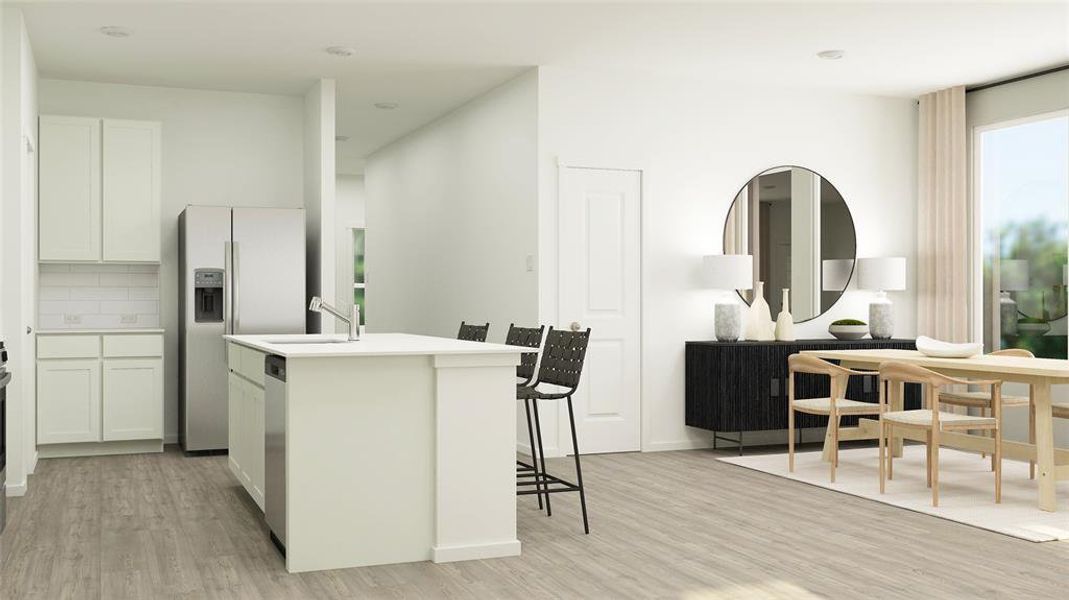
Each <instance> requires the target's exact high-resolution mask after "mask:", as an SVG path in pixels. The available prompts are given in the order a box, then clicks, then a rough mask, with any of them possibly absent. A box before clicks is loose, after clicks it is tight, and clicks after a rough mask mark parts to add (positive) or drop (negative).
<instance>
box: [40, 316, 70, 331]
mask: <svg viewBox="0 0 1069 600" xmlns="http://www.w3.org/2000/svg"><path fill="white" fill-rule="evenodd" d="M67 327H69V326H68V325H64V324H63V315H45V314H40V315H37V328H38V329H65V328H67Z"/></svg>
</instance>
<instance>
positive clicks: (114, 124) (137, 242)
mask: <svg viewBox="0 0 1069 600" xmlns="http://www.w3.org/2000/svg"><path fill="white" fill-rule="evenodd" d="M102 135H103V147H104V180H103V185H104V199H103V215H104V217H103V222H104V238H103V239H104V242H103V244H104V260H105V261H109V260H112V261H145V262H159V260H160V124H159V123H153V122H147V121H122V120H116V119H105V120H104V128H103V134H102Z"/></svg>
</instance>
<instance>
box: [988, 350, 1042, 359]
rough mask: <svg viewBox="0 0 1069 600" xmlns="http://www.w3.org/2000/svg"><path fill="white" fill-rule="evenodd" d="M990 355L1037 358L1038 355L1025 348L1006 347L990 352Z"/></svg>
mask: <svg viewBox="0 0 1069 600" xmlns="http://www.w3.org/2000/svg"><path fill="white" fill-rule="evenodd" d="M988 356H1018V357H1020V358H1035V357H1036V355H1035V354H1032V353H1031V352H1030V351H1028V350H1025V349H1024V348H1004V349H1002V350H995V351H994V352H989V353H988Z"/></svg>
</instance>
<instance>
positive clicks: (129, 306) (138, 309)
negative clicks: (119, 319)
mask: <svg viewBox="0 0 1069 600" xmlns="http://www.w3.org/2000/svg"><path fill="white" fill-rule="evenodd" d="M99 312H100V314H102V315H121V314H129V313H134V314H153V313H159V312H160V304H159V302H156V301H154V300H105V301H103V302H101V303H100V311H99Z"/></svg>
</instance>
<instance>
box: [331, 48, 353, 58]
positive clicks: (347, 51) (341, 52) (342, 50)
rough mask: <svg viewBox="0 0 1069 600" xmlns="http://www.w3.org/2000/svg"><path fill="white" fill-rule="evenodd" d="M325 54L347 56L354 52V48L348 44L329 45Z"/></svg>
mask: <svg viewBox="0 0 1069 600" xmlns="http://www.w3.org/2000/svg"><path fill="white" fill-rule="evenodd" d="M327 54H330V55H331V56H342V57H347V56H352V55H354V54H356V50H355V49H353V48H350V47H349V46H331V47H329V48H327Z"/></svg>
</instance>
